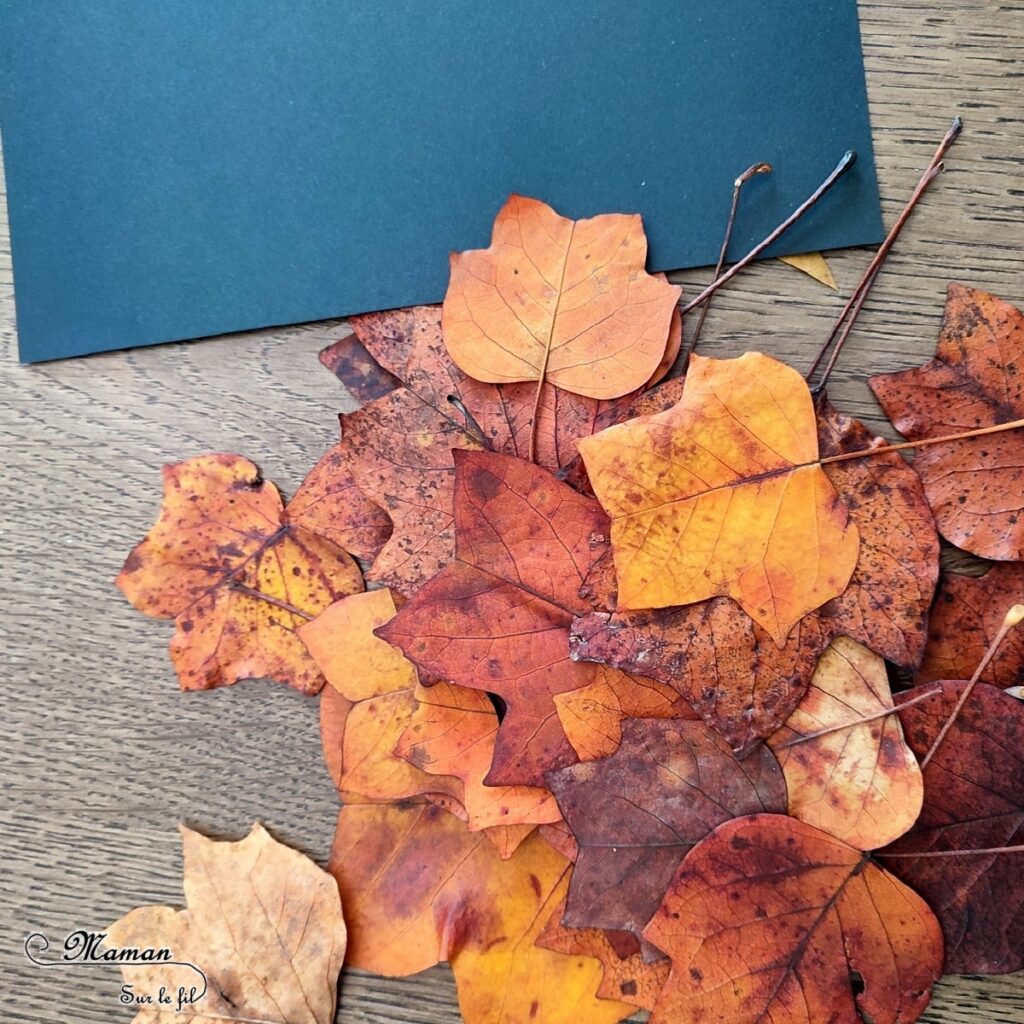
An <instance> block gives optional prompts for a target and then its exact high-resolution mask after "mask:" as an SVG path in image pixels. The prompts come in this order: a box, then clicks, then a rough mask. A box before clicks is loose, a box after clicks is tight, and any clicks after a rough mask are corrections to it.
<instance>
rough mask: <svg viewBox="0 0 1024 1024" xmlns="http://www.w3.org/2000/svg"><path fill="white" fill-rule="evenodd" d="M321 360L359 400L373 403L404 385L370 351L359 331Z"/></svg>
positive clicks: (331, 347) (336, 344) (328, 350)
mask: <svg viewBox="0 0 1024 1024" xmlns="http://www.w3.org/2000/svg"><path fill="white" fill-rule="evenodd" d="M320 362H321V363H323V365H324V366H326V367H327V369H328V370H330V371H331V373H333V374H334V376H335V377H337V378H338V380H340V381H341V383H342V384H344V385H345V387H347V388H348V390H349V391H350V392H351V393H352V397H353V398H355V399H356V400H357V401H359V402H372V401H373V400H374V399H375V398H380V397H382V396H383V395H386V394H388V392H390V391H394V390H395V388H398V387H401V386H402V382H401V381H400V380H399V379H398V378H397V377H395V376H394V375H393V374H390V373H388V371H387V370H385V369H384V368H383V367H382V366H380V364H379V363H378V362H377V360H376V359H374V358H373V356H372V355H370V353H369V352H368V351H367V349H366V346H365V345H364V344H363V343H362V342H361V341H360V340H359V335H358V334H348V335H346V336H345V337H344V338H339V339H338V340H337V341H336V342H334V343H333V344H331V345H328V346H327V348H325V349H324V350H323V351H322V352H321V353H320Z"/></svg>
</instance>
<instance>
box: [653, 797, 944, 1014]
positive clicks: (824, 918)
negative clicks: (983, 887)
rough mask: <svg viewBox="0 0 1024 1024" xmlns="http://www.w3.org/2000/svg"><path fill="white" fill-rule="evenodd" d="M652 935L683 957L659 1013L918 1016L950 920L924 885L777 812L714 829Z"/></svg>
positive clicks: (682, 873) (675, 886) (675, 961)
mask: <svg viewBox="0 0 1024 1024" xmlns="http://www.w3.org/2000/svg"><path fill="white" fill-rule="evenodd" d="M644 935H645V936H646V938H647V939H649V940H650V941H651V942H653V943H654V944H655V945H656V946H658V948H660V949H663V950H664V951H665V952H666V953H667V954H668V956H669V958H670V959H671V961H672V971H671V974H670V975H669V980H668V984H667V985H666V986H665V989H664V991H663V993H662V996H661V999H659V1001H658V1004H657V1006H656V1007H655V1010H654V1013H653V1015H652V1016H651V1024H668V1022H669V1021H697V1020H707V1021H728V1022H729V1024H761V1022H765V1021H769V1020H770V1021H771V1022H772V1024H818V1022H820V1021H830V1022H833V1024H860V1022H861V1021H863V1020H871V1021H874V1022H875V1024H897V1022H899V1024H912V1022H913V1021H915V1020H917V1018H918V1017H919V1016H920V1014H921V1012H922V1011H923V1010H924V1008H925V1006H927V1004H928V1000H929V998H930V995H931V987H932V984H933V983H934V982H935V981H936V979H937V978H938V977H939V975H940V974H941V973H942V934H941V932H940V930H939V925H938V922H937V921H936V919H935V916H934V915H933V914H932V912H931V911H930V910H929V909H928V907H927V905H926V904H925V903H924V901H923V900H922V899H921V898H920V897H919V896H917V895H916V894H915V893H914V892H912V891H911V890H910V889H908V888H907V887H906V886H905V885H903V883H902V882H899V881H897V880H896V879H895V878H893V877H892V875H890V874H888V873H887V872H885V871H883V870H882V869H881V868H879V867H878V866H877V865H875V864H874V863H872V862H871V861H869V860H867V858H866V855H865V854H862V853H861V852H860V851H859V850H855V849H853V848H852V847H850V846H847V845H846V844H845V843H842V842H840V841H839V840H838V839H834V838H833V837H831V836H829V835H827V834H826V833H824V832H820V831H818V830H817V829H815V828H812V827H811V826H810V825H807V824H805V823H803V822H801V821H797V820H795V819H794V818H786V817H782V816H780V815H760V814H759V815H754V816H752V817H748V818H738V819H736V820H734V821H729V822H726V823H725V824H724V825H722V826H720V827H719V828H717V829H716V830H715V831H714V832H712V834H711V835H710V836H709V837H708V838H707V839H705V840H704V841H703V842H702V843H701V844H700V845H699V846H697V847H695V848H694V849H693V851H692V852H691V853H690V854H689V856H688V857H687V858H686V860H685V861H683V864H682V866H681V867H680V869H679V872H678V873H677V875H676V877H675V878H674V879H673V882H672V886H671V887H670V889H669V893H668V895H667V896H666V898H665V902H664V903H663V904H662V905H661V907H660V908H659V910H658V912H657V914H656V915H655V916H654V919H653V920H652V921H651V923H650V924H649V925H648V926H647V929H646V931H645V932H644ZM854 977H859V978H860V979H862V980H863V984H862V985H861V986H858V987H857V988H856V989H855V988H854V982H853V979H854Z"/></svg>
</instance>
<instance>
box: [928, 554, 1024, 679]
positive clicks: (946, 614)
mask: <svg viewBox="0 0 1024 1024" xmlns="http://www.w3.org/2000/svg"><path fill="white" fill-rule="evenodd" d="M1022 601H1024V565H1022V564H1020V563H1018V562H1011V563H1004V564H999V565H994V566H993V567H992V568H991V569H989V571H988V572H987V573H985V575H984V576H979V577H972V576H960V575H958V574H957V573H947V574H945V575H944V576H943V577H942V584H941V586H940V587H939V594H938V597H937V598H936V599H935V607H934V608H933V609H932V614H931V618H930V619H929V621H928V644H927V646H926V647H925V651H924V660H923V661H922V662H921V667H920V669H919V670H918V672H917V676H916V677H915V681H916V682H918V683H925V682H928V681H929V680H932V679H970V677H971V676H972V675H973V674H974V670H975V668H976V667H977V665H978V664H979V663H980V661H981V659H982V658H983V657H984V654H985V651H986V650H987V649H988V646H989V644H991V643H992V641H993V640H994V639H995V637H996V634H997V633H998V632H999V628H1000V626H1002V624H1003V616H1004V615H1005V614H1006V611H1007V609H1008V608H1010V607H1011V606H1012V605H1014V604H1019V603H1021V602H1022ZM980 679H981V681H982V682H983V683H991V684H992V685H993V686H998V687H1000V688H1001V689H1006V688H1007V687H1010V686H1014V685H1017V684H1020V683H1024V632H1022V631H1021V630H1013V631H1012V632H1010V633H1009V634H1008V635H1007V636H1006V638H1005V639H1004V640H1003V642H1002V643H1001V644H1000V645H999V649H998V650H997V651H996V653H995V656H994V657H993V658H992V660H991V661H990V662H989V664H988V665H987V666H986V667H985V669H984V670H983V671H982V673H981V676H980Z"/></svg>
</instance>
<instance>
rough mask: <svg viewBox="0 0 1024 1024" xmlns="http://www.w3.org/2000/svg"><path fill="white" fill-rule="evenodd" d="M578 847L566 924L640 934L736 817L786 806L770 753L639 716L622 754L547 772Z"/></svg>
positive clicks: (627, 730)
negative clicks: (700, 851) (683, 868)
mask: <svg viewBox="0 0 1024 1024" xmlns="http://www.w3.org/2000/svg"><path fill="white" fill-rule="evenodd" d="M547 780H548V785H549V786H550V787H551V791H552V792H553V793H554V794H555V798H556V799H557V800H558V806H559V807H560V808H561V809H562V814H563V815H564V816H565V820H566V823H567V824H568V825H569V828H570V829H572V832H573V835H575V837H576V841H577V843H578V844H579V855H578V856H577V858H576V868H575V870H574V871H573V876H572V881H571V882H570V884H569V900H568V905H567V910H566V915H565V918H564V923H565V924H566V925H569V926H570V927H574V928H610V929H614V930H617V931H629V932H634V933H636V934H637V935H639V934H640V932H641V931H642V930H643V928H644V926H645V925H646V924H647V922H648V921H649V920H650V919H651V915H652V914H653V913H654V911H655V910H656V909H657V907H658V904H659V903H660V902H661V899H662V897H663V896H664V895H665V890H666V889H667V888H668V884H669V881H670V880H671V878H672V875H673V874H674V873H675V871H676V869H677V868H678V867H679V863H680V861H682V859H683V857H684V856H685V855H686V853H687V852H688V851H689V850H690V849H691V848H692V847H693V845H694V844H695V843H697V842H699V841H700V840H701V839H703V838H704V837H705V836H706V835H707V834H708V833H709V832H710V831H711V830H712V829H713V828H715V827H716V826H717V825H720V824H721V823H722V822H723V821H726V820H728V819H729V818H733V817H738V816H739V815H744V814H754V813H758V812H761V811H778V812H780V813H782V812H783V811H784V810H785V807H786V785H785V781H784V780H783V777H782V771H781V769H780V768H779V765H778V762H777V761H776V760H775V757H774V756H773V755H772V753H771V751H769V750H768V749H767V747H763V746H762V747H759V748H758V749H757V750H756V751H754V752H753V753H752V754H750V755H749V756H748V757H746V758H745V759H743V760H739V759H738V758H737V757H736V756H735V755H734V754H733V752H732V751H731V750H730V749H729V747H728V746H727V745H726V743H725V742H724V741H723V740H722V739H721V738H720V737H719V736H718V735H717V734H716V733H715V732H714V731H712V730H711V729H709V728H708V727H707V726H706V725H704V723H703V722H675V721H663V720H662V721H659V720H651V719H640V718H634V719H629V720H628V721H626V722H625V723H623V727H622V744H621V746H620V747H619V749H618V751H617V752H616V753H615V754H613V755H612V756H610V757H606V758H603V759H602V760H600V761H591V762H588V763H585V764H577V765H572V766H570V767H568V768H563V769H561V770H559V771H552V772H548V775H547Z"/></svg>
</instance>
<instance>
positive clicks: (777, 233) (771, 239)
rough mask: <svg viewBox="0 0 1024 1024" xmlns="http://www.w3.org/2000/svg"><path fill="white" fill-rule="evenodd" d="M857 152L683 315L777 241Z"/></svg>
mask: <svg viewBox="0 0 1024 1024" xmlns="http://www.w3.org/2000/svg"><path fill="white" fill-rule="evenodd" d="M856 161H857V154H856V153H854V151H853V150H852V149H851V150H847V152H846V153H844V154H843V158H842V159H841V160H840V161H839V163H838V164H836V166H835V169H834V170H833V171H832V173H831V174H830V175H829V176H828V177H827V178H826V179H825V180H824V181H823V182H822V183H821V184H820V185H819V186H818V187H817V188H816V189H815V190H814V191H813V192H812V193H811V194H810V195H809V196H808V197H807V198H806V199H805V200H804V201H803V202H802V203H801V204H800V205H799V206H798V207H797V208H796V209H795V210H794V211H793V212H792V213H791V214H790V215H789V216H788V217H787V218H786V219H785V220H784V221H783V222H782V223H781V224H780V225H779V226H778V227H777V228H776V229H775V230H774V231H773V232H772V233H771V234H770V235H768V236H767V237H766V238H764V239H763V240H762V241H760V242H758V243H757V245H755V246H754V248H753V249H751V250H750V252H748V253H747V255H746V256H744V257H743V259H741V260H740V261H739V262H738V263H734V264H733V265H732V266H731V267H730V268H729V269H728V270H727V271H726V272H725V273H724V274H722V276H721V277H719V278H716V279H715V280H714V281H712V282H711V284H709V285H708V286H707V288H705V289H704V291H702V292H701V293H700V295H698V296H697V297H696V298H695V299H693V300H692V301H691V302H688V303H687V304H686V305H685V306H683V308H682V309H681V310H680V313H681V314H682V315H683V316H686V314H687V313H689V312H690V311H691V310H693V309H696V308H697V307H698V306H699V305H700V304H701V303H702V302H706V301H707V300H708V299H709V298H711V296H712V295H714V294H715V292H717V291H718V289H719V288H721V287H722V285H724V284H725V283H726V282H728V281H731V280H732V279H733V278H734V277H735V276H736V275H737V274H738V273H739V272H740V271H741V270H742V269H743V268H744V267H746V266H747V265H748V264H750V263H753V261H754V260H756V259H757V257H758V256H760V255H761V253H763V252H764V251H765V249H767V248H768V247H769V246H770V245H772V244H773V243H775V242H777V241H778V240H779V239H780V238H781V237H782V236H783V235H784V234H785V233H786V232H787V231H788V230H789V229H790V228H791V227H792V226H793V225H794V224H795V223H796V222H797V221H798V220H800V218H801V217H803V215H804V214H805V213H807V211H808V210H810V209H811V207H812V206H814V204H815V203H817V202H818V200H819V199H821V198H822V196H824V195H825V193H826V192H828V191H829V189H831V188H832V186H833V185H834V184H835V183H836V182H837V181H838V180H839V179H840V178H841V177H842V176H843V175H844V174H845V173H846V172H847V171H848V170H849V169H850V168H851V167H852V166H853V165H854V163H856Z"/></svg>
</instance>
